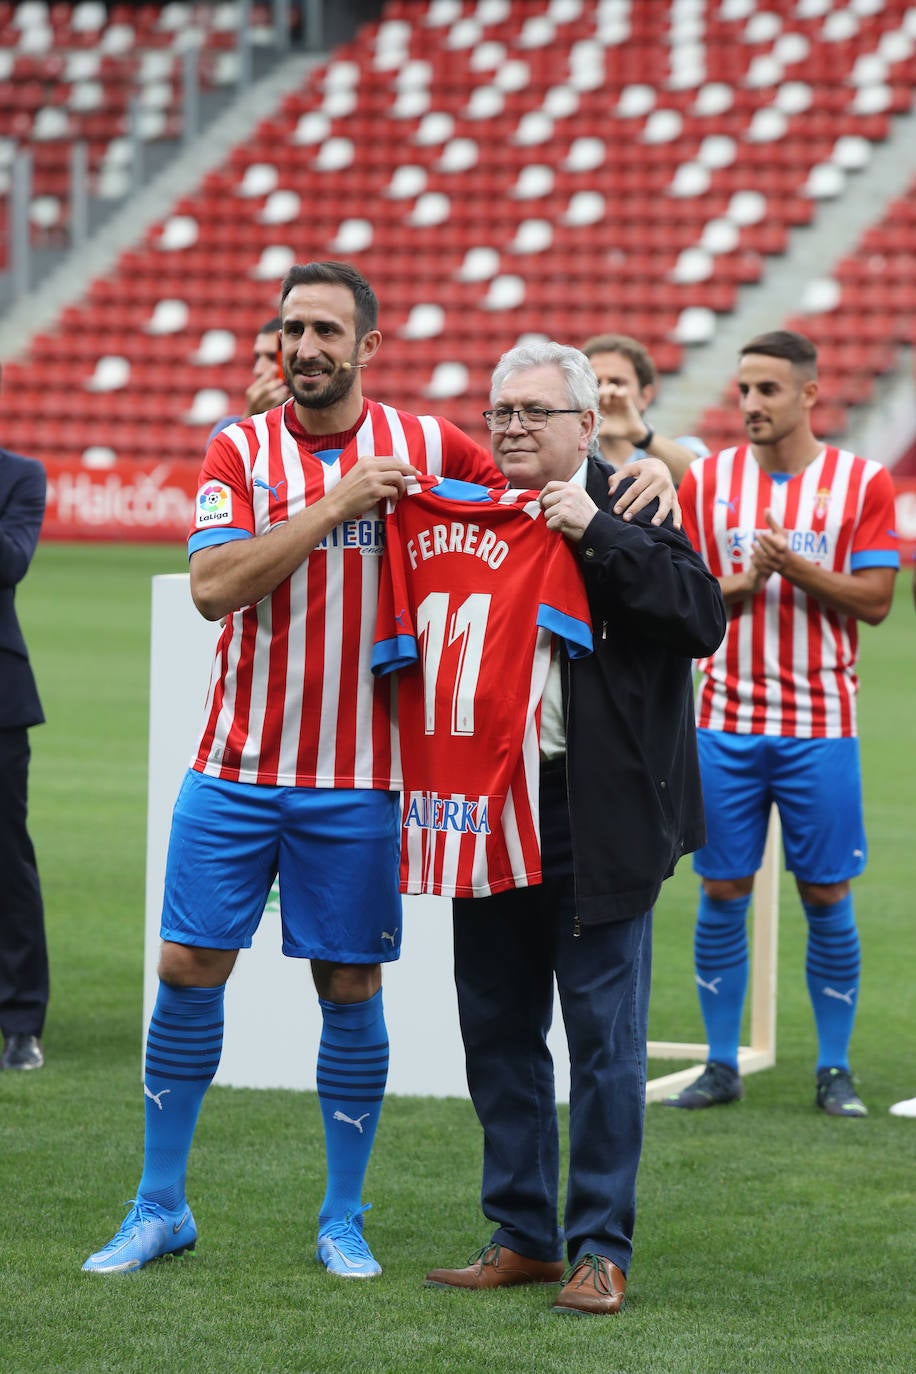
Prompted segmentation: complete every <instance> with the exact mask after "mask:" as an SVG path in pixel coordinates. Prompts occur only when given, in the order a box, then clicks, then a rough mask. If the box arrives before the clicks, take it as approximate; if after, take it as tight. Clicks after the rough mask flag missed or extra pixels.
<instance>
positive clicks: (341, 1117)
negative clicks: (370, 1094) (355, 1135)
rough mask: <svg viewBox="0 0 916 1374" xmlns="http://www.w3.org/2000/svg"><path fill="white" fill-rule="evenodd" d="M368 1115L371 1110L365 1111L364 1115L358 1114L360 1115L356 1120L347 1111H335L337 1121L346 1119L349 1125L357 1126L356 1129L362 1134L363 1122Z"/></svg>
mask: <svg viewBox="0 0 916 1374" xmlns="http://www.w3.org/2000/svg"><path fill="white" fill-rule="evenodd" d="M367 1116H369V1112H363V1114H362V1116H358V1117H357V1118H356V1120H355V1121H354V1119H353V1117H352V1116H347V1114H346V1112H335V1113H334V1120H335V1121H345V1122H346V1124H347V1125H348V1126H355V1127H356V1129H357V1130H358V1131H359V1133H360V1135H362V1133H363V1122H364V1121H365V1120H366V1117H367Z"/></svg>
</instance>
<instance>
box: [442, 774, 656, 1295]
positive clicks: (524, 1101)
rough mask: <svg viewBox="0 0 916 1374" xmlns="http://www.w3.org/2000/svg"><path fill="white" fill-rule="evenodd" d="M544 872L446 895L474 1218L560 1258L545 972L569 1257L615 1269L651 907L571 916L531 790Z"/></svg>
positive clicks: (520, 1246)
mask: <svg viewBox="0 0 916 1374" xmlns="http://www.w3.org/2000/svg"><path fill="white" fill-rule="evenodd" d="M541 844H542V853H543V858H544V878H545V880H544V882H543V884H541V885H540V886H536V887H530V888H517V889H514V890H512V891H509V892H503V893H498V894H496V895H495V896H493V897H484V898H477V899H474V900H465V899H462V900H456V901H455V902H454V904H453V907H454V948H455V982H456V986H457V990H458V1011H459V1017H460V1022H461V1034H462V1038H463V1041H464V1048H465V1055H466V1061H467V1078H468V1087H469V1089H470V1093H471V1098H472V1101H473V1103H474V1108H475V1110H476V1112H477V1116H478V1119H479V1121H480V1124H481V1126H482V1127H483V1132H484V1159H483V1184H482V1189H481V1203H482V1206H483V1211H484V1215H485V1216H486V1217H487V1218H488V1219H489V1220H490V1221H492V1222H493V1223H494V1224H495V1230H494V1232H493V1240H494V1241H496V1242H498V1243H500V1244H503V1245H506V1246H508V1248H509V1249H510V1250H514V1251H516V1252H517V1253H518V1254H521V1255H525V1256H526V1257H527V1258H529V1259H540V1260H558V1259H562V1258H563V1242H564V1231H561V1229H560V1225H559V1219H558V1202H559V1133H558V1126H557V1109H556V1096H555V1090H554V1074H553V1061H552V1059H551V1056H550V1052H549V1050H548V1048H547V1043H546V1040H547V1032H548V1030H549V1029H550V1024H551V1020H552V1016H553V999H554V979H556V986H557V990H558V991H559V995H560V1005H561V1008H562V1012H563V1021H564V1025H565V1027H566V1038H567V1042H568V1046H569V1055H570V1107H569V1178H568V1183H567V1191H566V1207H565V1216H564V1230H565V1241H566V1252H567V1257H568V1259H569V1262H570V1263H575V1261H576V1260H577V1259H578V1258H579V1257H580V1256H581V1255H583V1254H585V1253H587V1252H592V1253H595V1254H599V1255H606V1256H607V1257H608V1258H609V1259H611V1260H612V1261H613V1262H614V1263H615V1264H616V1265H617V1266H618V1267H619V1268H620V1269H622V1270H623V1272H624V1274H626V1273H627V1272H628V1270H629V1265H630V1259H631V1256H632V1251H633V1229H634V1224H635V1215H636V1173H637V1170H638V1167H639V1157H640V1153H641V1151H642V1139H643V1124H644V1116H645V1087H646V1038H647V1035H648V1015H649V985H650V978H651V963H652V913H651V911H649V912H646V913H645V914H644V915H642V916H637V917H634V918H632V919H631V920H628V921H622V922H608V923H606V924H601V925H592V926H582V927H581V932H580V933H579V934H576V933H575V895H574V884H573V876H572V860H571V855H570V851H569V823H568V810H567V808H566V802H565V795H563V794H562V787H561V785H560V784H559V783H557V784H556V785H555V786H554V785H553V784H552V783H550V782H548V780H547V779H545V780H544V782H542V792H541Z"/></svg>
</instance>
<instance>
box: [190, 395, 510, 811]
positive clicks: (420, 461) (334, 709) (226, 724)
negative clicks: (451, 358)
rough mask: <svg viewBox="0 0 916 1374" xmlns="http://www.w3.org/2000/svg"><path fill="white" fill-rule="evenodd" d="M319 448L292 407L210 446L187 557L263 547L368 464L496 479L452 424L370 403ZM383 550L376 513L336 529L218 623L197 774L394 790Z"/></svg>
mask: <svg viewBox="0 0 916 1374" xmlns="http://www.w3.org/2000/svg"><path fill="white" fill-rule="evenodd" d="M309 444H311V447H310V446H309ZM314 444H315V441H314V440H309V439H308V436H306V435H305V432H304V431H303V430H302V428H301V426H300V425H299V423H298V420H297V419H296V415H295V411H294V409H293V402H292V401H288V402H287V403H286V404H285V405H284V406H278V407H277V408H276V409H274V410H268V411H266V412H265V413H264V414H262V415H254V416H252V417H251V418H250V419H248V420H243V421H241V422H240V423H239V424H234V425H230V426H229V427H228V428H227V429H225V430H223V431H222V432H221V433H219V434H217V435H216V436H215V437H214V439H213V440H212V442H211V444H210V446H209V448H208V449H207V454H206V457H205V459H204V464H203V467H202V469H201V474H200V480H199V486H198V493H197V501H196V511H195V519H194V525H193V527H192V529H191V533H190V535H189V538H188V549H189V552H190V553H191V554H193V553H194V552H195V551H196V550H197V549H199V548H204V547H206V546H208V545H211V544H218V543H224V542H226V541H227V540H231V539H250V538H252V537H253V536H255V535H262V534H267V533H268V532H269V531H270V530H272V529H275V528H277V527H278V526H280V525H282V524H284V523H285V522H286V521H287V520H289V519H290V518H291V517H292V516H294V515H295V514H296V513H297V512H299V511H301V510H303V509H304V508H305V507H306V506H308V505H310V504H312V503H314V502H316V501H319V500H320V499H321V498H322V497H323V496H324V495H325V494H326V493H327V492H329V491H330V490H332V488H333V487H335V486H336V485H337V483H338V482H339V481H340V480H341V478H342V477H343V476H344V475H345V474H346V473H347V472H349V470H350V469H351V468H352V467H353V466H354V464H355V463H356V462H357V460H358V458H359V457H360V456H362V455H363V454H371V453H380V454H394V455H395V457H398V458H401V459H402V460H403V461H404V462H407V463H410V464H412V465H413V466H414V467H415V468H417V469H419V470H420V471H421V472H429V473H435V474H441V473H443V472H446V473H449V474H452V475H454V476H456V477H458V478H464V479H468V480H474V481H492V480H493V479H494V476H495V475H496V468H495V467H494V465H493V461H492V458H491V457H490V455H489V454H488V453H487V451H486V450H485V449H483V448H481V447H480V446H479V445H478V444H475V443H474V442H473V441H472V440H471V439H469V438H468V437H467V436H466V435H464V434H462V432H461V431H460V430H459V429H457V428H456V427H455V426H454V425H452V424H450V423H449V422H448V421H447V420H443V419H440V418H438V417H435V416H430V415H421V416H417V415H410V414H406V413H404V412H402V411H398V410H394V409H393V408H392V407H391V406H386V405H380V404H378V403H377V402H375V401H366V402H365V406H364V411H363V416H362V419H361V420H360V422H359V423H358V425H357V426H356V428H355V432H354V433H353V434H352V436H351V437H350V438H349V440H348V442H346V443H345V444H344V447H343V448H342V449H340V448H337V449H332V450H331V449H329V450H328V451H325V452H313V451H312V449H313V448H314ZM383 544H384V518H383V514H382V511H381V510H380V509H379V507H377V506H376V507H373V509H372V510H370V511H367V512H366V514H365V515H363V516H361V517H359V518H358V519H353V520H347V521H344V522H343V524H341V525H338V526H337V527H336V528H335V529H333V530H331V531H330V532H329V533H328V534H327V535H326V536H325V538H324V539H323V540H322V541H321V543H320V544H319V545H318V546H317V547H316V548H315V549H313V551H312V552H311V553H310V554H309V555H308V557H307V558H306V559H305V560H304V561H303V562H302V564H301V565H300V566H299V567H298V568H297V569H296V570H295V572H293V573H292V574H291V576H289V577H288V578H286V579H285V580H284V581H283V582H281V583H280V584H279V586H278V587H276V588H275V590H274V591H273V592H271V594H270V595H269V596H265V597H264V598H263V599H262V600H261V601H259V602H258V604H257V605H255V606H246V607H243V608H242V609H240V610H238V611H234V612H233V613H232V614H231V615H230V616H229V617H228V618H227V620H226V624H225V626H224V628H223V632H222V634H221V635H220V637H219V641H218V643H217V647H216V652H215V658H214V662H213V669H212V672H211V677H210V687H209V693H208V697H207V705H206V718H205V721H204V726H203V730H202V733H201V736H200V741H199V744H198V747H197V749H196V751H195V756H194V758H193V760H192V767H193V768H195V769H197V771H198V772H201V773H207V774H209V775H210V776H211V777H217V778H223V779H227V780H229V781H233V782H248V783H267V784H273V785H279V786H286V787H342V788H349V787H358V788H362V787H369V788H382V789H386V790H394V791H397V790H398V789H399V788H400V785H401V776H400V761H399V757H398V741H397V734H396V730H395V727H394V724H393V721H392V716H391V701H390V697H391V691H390V684H389V683H387V682H384V681H381V682H380V681H379V680H378V679H376V678H374V677H373V675H372V672H371V670H370V663H369V659H370V655H371V652H372V640H373V632H374V629H375V616H376V600H377V596H378V579H379V568H380V566H381V561H382V548H383Z"/></svg>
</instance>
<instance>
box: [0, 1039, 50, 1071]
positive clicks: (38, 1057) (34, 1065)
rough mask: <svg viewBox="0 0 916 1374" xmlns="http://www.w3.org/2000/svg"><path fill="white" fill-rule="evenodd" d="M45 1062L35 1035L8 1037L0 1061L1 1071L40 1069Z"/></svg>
mask: <svg viewBox="0 0 916 1374" xmlns="http://www.w3.org/2000/svg"><path fill="white" fill-rule="evenodd" d="M44 1062H45V1057H44V1055H43V1054H42V1052H41V1044H40V1042H39V1039H38V1036H37V1035H10V1036H8V1037H7V1041H6V1046H5V1047H4V1050H3V1058H2V1059H0V1068H3V1069H40V1068H41V1066H42V1064H43V1063H44Z"/></svg>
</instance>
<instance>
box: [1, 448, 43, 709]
mask: <svg viewBox="0 0 916 1374" xmlns="http://www.w3.org/2000/svg"><path fill="white" fill-rule="evenodd" d="M46 488H47V479H46V477H45V470H44V468H43V467H42V465H41V463H38V462H36V461H35V459H34V458H23V457H21V456H20V455H19V454H18V453H10V452H8V450H7V449H4V448H0V730H11V729H15V728H17V727H20V726H28V725H39V724H40V723H41V722H42V721H43V720H44V713H43V711H42V709H41V702H40V700H39V698H38V690H37V688H36V686H35V678H34V677H33V675H32V668H31V665H30V663H29V653H28V649H27V648H26V643H25V640H24V638H23V636H22V629H21V627H20V625H19V618H18V616H17V615H16V604H15V596H16V587H17V585H18V584H19V583H20V582H21V581H22V579H23V578H24V577H25V575H26V573H27V572H28V570H29V564H30V563H31V561H32V555H33V554H34V552H35V548H36V546H37V544H38V536H39V534H40V533H41V522H42V520H43V519H44V513H45V493H46Z"/></svg>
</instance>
